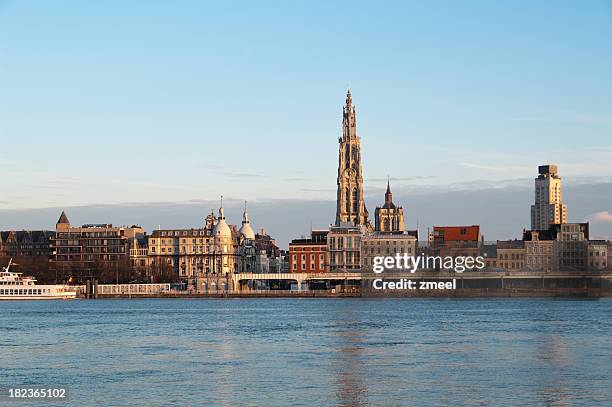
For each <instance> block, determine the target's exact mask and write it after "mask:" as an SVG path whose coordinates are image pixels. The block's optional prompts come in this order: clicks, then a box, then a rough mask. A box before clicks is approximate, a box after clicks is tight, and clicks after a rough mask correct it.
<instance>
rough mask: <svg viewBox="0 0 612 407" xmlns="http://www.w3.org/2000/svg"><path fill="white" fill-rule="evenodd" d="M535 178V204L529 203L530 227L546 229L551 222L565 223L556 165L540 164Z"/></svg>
mask: <svg viewBox="0 0 612 407" xmlns="http://www.w3.org/2000/svg"><path fill="white" fill-rule="evenodd" d="M538 173H539V175H538V177H537V178H536V179H535V204H534V205H531V229H532V230H548V229H549V228H550V225H552V224H560V223H567V207H566V206H565V203H563V199H562V194H561V178H560V177H559V174H558V172H557V166H556V165H540V166H539V167H538Z"/></svg>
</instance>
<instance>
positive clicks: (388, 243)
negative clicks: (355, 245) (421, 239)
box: [361, 232, 419, 273]
mask: <svg viewBox="0 0 612 407" xmlns="http://www.w3.org/2000/svg"><path fill="white" fill-rule="evenodd" d="M417 251H418V238H417V237H416V236H414V235H413V234H410V233H408V232H389V233H368V234H366V235H365V236H363V237H362V238H361V258H362V261H363V266H362V271H363V272H367V273H371V272H372V266H373V265H374V258H375V257H379V256H384V257H387V256H393V257H395V256H396V255H397V254H400V255H402V256H403V255H404V254H407V255H408V256H418V255H419V253H418V252H417Z"/></svg>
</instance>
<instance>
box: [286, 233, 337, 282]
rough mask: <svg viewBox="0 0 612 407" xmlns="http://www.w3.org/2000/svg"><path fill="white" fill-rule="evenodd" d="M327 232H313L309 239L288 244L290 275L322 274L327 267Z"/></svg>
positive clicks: (294, 240) (295, 240) (296, 240)
mask: <svg viewBox="0 0 612 407" xmlns="http://www.w3.org/2000/svg"><path fill="white" fill-rule="evenodd" d="M328 233H329V231H328V230H313V231H311V232H310V237H308V238H305V239H293V240H292V241H291V243H289V272H290V273H323V272H325V271H327V270H326V266H327V265H328V260H327V254H328V252H327V235H328Z"/></svg>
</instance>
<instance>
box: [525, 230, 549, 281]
mask: <svg viewBox="0 0 612 407" xmlns="http://www.w3.org/2000/svg"><path fill="white" fill-rule="evenodd" d="M554 239H556V233H554V229H549V230H547V231H546V230H527V231H525V232H524V233H523V241H524V242H525V268H526V269H527V270H529V271H543V272H546V273H549V272H551V271H552V270H553V264H554Z"/></svg>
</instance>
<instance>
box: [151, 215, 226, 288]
mask: <svg viewBox="0 0 612 407" xmlns="http://www.w3.org/2000/svg"><path fill="white" fill-rule="evenodd" d="M235 229H236V228H235V227H230V226H229V225H228V224H227V222H226V221H225V211H224V209H223V207H221V208H220V209H219V217H218V218H217V217H215V215H214V213H213V212H211V213H210V214H209V215H208V216H207V217H206V219H205V220H204V225H203V227H201V228H190V229H163V230H154V231H153V233H152V234H151V236H150V237H149V240H148V243H149V250H148V255H149V257H151V267H152V268H153V269H156V268H161V267H170V268H171V269H172V271H173V272H174V273H176V274H177V275H178V277H179V279H180V280H181V281H184V282H186V283H187V285H188V286H192V287H194V288H195V289H198V290H199V289H200V288H201V287H199V286H200V285H201V284H198V278H202V277H204V276H206V275H209V274H210V275H225V274H228V273H230V272H234V271H235V267H236V264H237V263H236V261H235V253H236V251H237V238H238V233H237V231H236V230H235ZM234 239H236V241H235V240H234Z"/></svg>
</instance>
